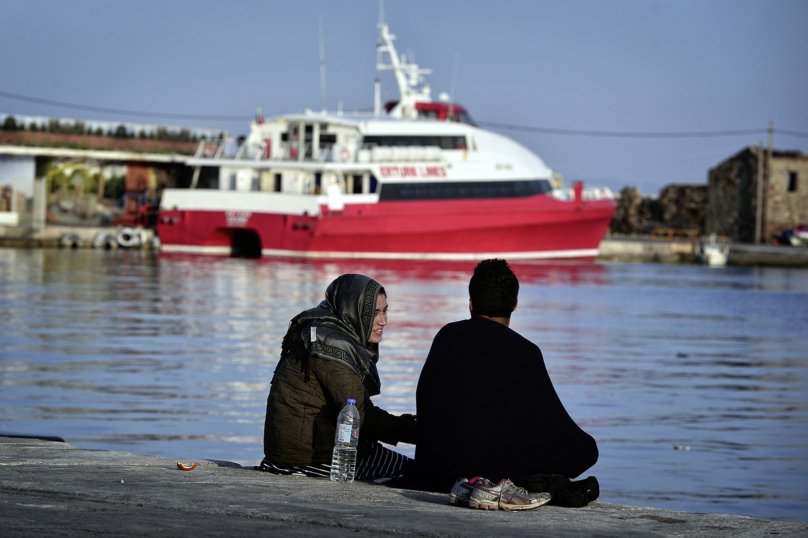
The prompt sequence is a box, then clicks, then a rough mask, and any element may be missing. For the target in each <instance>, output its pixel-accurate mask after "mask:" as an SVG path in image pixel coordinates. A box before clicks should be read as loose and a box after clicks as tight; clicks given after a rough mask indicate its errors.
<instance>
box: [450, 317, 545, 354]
mask: <svg viewBox="0 0 808 538" xmlns="http://www.w3.org/2000/svg"><path fill="white" fill-rule="evenodd" d="M456 338H463V339H466V340H468V339H471V340H477V339H482V340H496V341H498V342H500V343H502V344H503V345H507V346H508V347H523V348H531V349H534V350H535V351H539V352H540V350H539V346H538V345H536V344H534V343H533V342H531V341H530V340H528V339H527V338H525V337H524V336H522V335H521V334H519V333H518V332H516V331H515V330H513V329H511V328H510V327H507V326H505V325H503V324H501V323H498V322H496V321H493V320H490V319H485V318H479V317H478V318H470V319H464V320H460V321H454V322H452V323H448V324H446V325H444V326H443V327H442V328H441V330H440V331H438V334H437V335H436V336H435V340H436V341H437V340H443V339H450V340H451V339H456Z"/></svg>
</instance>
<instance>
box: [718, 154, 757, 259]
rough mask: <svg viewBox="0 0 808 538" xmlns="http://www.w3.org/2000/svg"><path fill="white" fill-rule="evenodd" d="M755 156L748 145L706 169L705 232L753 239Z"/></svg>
mask: <svg viewBox="0 0 808 538" xmlns="http://www.w3.org/2000/svg"><path fill="white" fill-rule="evenodd" d="M758 158H759V156H758V148H757V147H754V146H751V147H748V148H745V149H744V150H742V151H741V152H739V153H737V154H735V155H733V156H732V157H730V158H729V159H727V160H726V161H724V162H722V163H721V164H719V165H718V166H716V167H715V168H712V169H711V170H710V171H709V173H708V180H707V181H708V186H707V191H708V200H707V215H706V222H705V228H706V230H705V231H706V233H708V234H712V233H715V234H720V235H724V236H726V237H727V238H728V239H730V240H732V241H740V242H744V243H751V242H753V241H754V240H755V218H756V217H755V212H756V208H757V205H756V204H757V175H758Z"/></svg>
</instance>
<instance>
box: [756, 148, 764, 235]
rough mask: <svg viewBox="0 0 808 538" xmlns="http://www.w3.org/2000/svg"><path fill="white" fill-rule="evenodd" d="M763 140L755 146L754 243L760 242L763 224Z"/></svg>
mask: <svg viewBox="0 0 808 538" xmlns="http://www.w3.org/2000/svg"><path fill="white" fill-rule="evenodd" d="M762 219H763V140H761V141H760V142H759V143H758V148H757V197H756V202H755V244H756V245H757V244H760V232H761V226H762V225H763V222H762Z"/></svg>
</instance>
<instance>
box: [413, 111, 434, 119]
mask: <svg viewBox="0 0 808 538" xmlns="http://www.w3.org/2000/svg"><path fill="white" fill-rule="evenodd" d="M418 117H419V118H428V119H431V120H436V119H438V111H437V110H419V111H418Z"/></svg>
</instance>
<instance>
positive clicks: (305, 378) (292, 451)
mask: <svg viewBox="0 0 808 538" xmlns="http://www.w3.org/2000/svg"><path fill="white" fill-rule="evenodd" d="M386 325H387V293H386V292H385V290H384V288H383V287H382V286H381V285H380V284H379V283H378V282H376V281H375V280H373V279H371V278H369V277H366V276H363V275H342V276H340V277H339V278H337V279H336V280H334V281H333V282H332V283H331V284H330V285H329V286H328V289H326V292H325V300H324V301H323V302H321V303H320V304H319V306H317V307H315V308H312V309H310V310H306V311H305V312H301V313H300V314H298V315H297V316H295V317H294V318H292V321H291V322H290V323H289V330H288V331H287V332H286V336H284V337H283V346H282V349H281V358H280V361H279V362H278V366H277V367H276V369H275V375H274V377H273V378H272V382H271V387H270V391H269V397H268V399H267V414H266V422H265V423H264V460H263V461H262V462H261V466H260V468H261V469H262V470H265V471H269V472H273V473H278V474H296V475H304V476H328V475H329V473H330V471H331V456H332V452H333V450H334V437H335V433H336V424H337V417H338V416H339V412H340V411H341V410H342V408H343V407H344V406H345V404H346V402H347V400H348V399H349V398H351V399H354V400H356V408H357V410H358V411H359V416H360V420H361V423H360V424H361V425H360V429H359V446H358V449H357V461H356V479H357V480H363V479H375V478H382V477H390V476H398V475H401V474H406V473H408V471H409V470H410V466H411V465H412V460H411V459H409V458H407V457H406V456H404V455H402V454H399V453H397V452H394V451H392V450H389V449H387V448H385V447H383V446H382V445H381V444H380V443H379V441H382V442H384V443H387V444H390V445H395V444H397V443H398V442H405V443H412V444H415V420H413V419H412V417H408V416H403V417H399V416H394V415H391V414H390V413H388V412H387V411H385V410H383V409H380V408H379V407H376V406H375V405H374V404H373V402H372V401H371V399H370V398H371V397H372V396H375V395H377V394H379V392H380V390H381V381H380V380H379V374H378V372H377V370H376V362H377V361H378V360H379V342H381V341H382V336H383V332H384V327H385V326H386Z"/></svg>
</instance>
